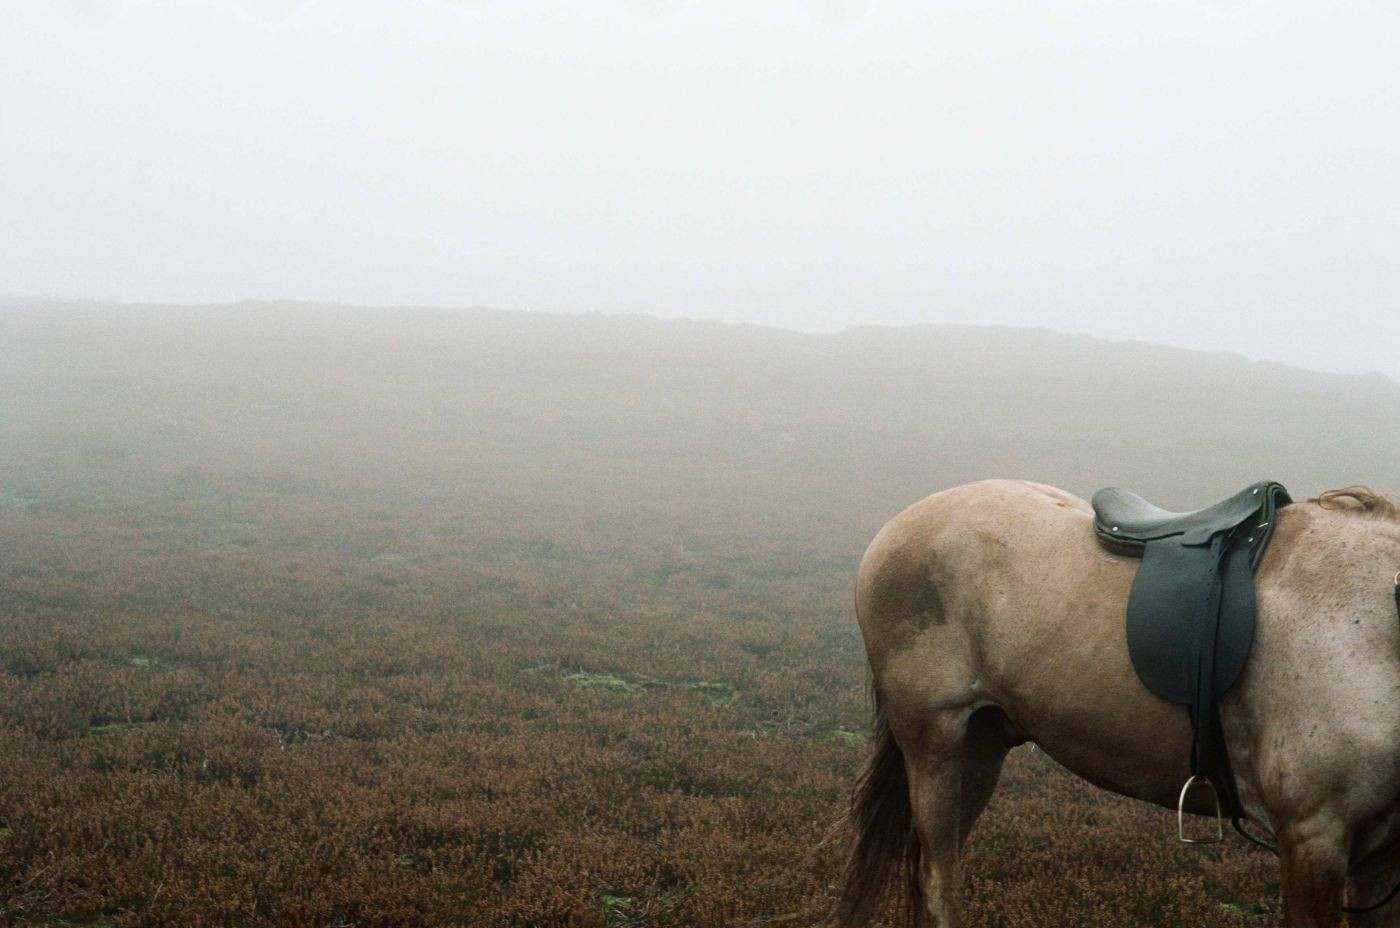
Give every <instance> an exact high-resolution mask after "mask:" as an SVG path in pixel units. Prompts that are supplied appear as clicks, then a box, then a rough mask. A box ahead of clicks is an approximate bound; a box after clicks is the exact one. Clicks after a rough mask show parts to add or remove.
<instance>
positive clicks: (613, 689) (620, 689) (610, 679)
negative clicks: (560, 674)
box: [564, 671, 646, 693]
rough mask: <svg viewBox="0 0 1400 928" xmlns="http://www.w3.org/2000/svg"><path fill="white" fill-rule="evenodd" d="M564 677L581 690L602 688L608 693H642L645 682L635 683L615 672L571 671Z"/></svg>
mask: <svg viewBox="0 0 1400 928" xmlns="http://www.w3.org/2000/svg"><path fill="white" fill-rule="evenodd" d="M564 679H566V680H568V681H569V682H570V683H572V684H573V685H574V686H576V687H577V688H579V689H581V690H601V691H603V692H607V693H640V692H641V691H642V690H644V689H646V686H645V684H642V683H633V682H632V681H631V680H628V679H625V678H623V677H619V676H618V675H617V674H615V673H588V672H586V671H581V672H579V673H571V674H569V675H568V676H567V677H565V678H564Z"/></svg>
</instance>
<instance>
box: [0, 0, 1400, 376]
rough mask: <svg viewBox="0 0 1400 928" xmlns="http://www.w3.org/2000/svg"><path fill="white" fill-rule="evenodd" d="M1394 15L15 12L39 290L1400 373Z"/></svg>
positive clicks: (1257, 7)
mask: <svg viewBox="0 0 1400 928" xmlns="http://www.w3.org/2000/svg"><path fill="white" fill-rule="evenodd" d="M1398 285H1400V3H1396V2H1393V0H1351V2H1348V0H1331V2H1321V0H1318V2H1310V3H1303V2H1284V0H1278V2H1275V0H1232V2H1226V0H1219V2H1214V3H1212V2H1208V0H1170V2H1167V0H1162V2H1154V0H1111V2H1078V0H1038V2H1033V0H1021V2H998V0H968V2H953V0H922V2H912V0H911V2H899V0H868V2H867V0H742V2H728V0H714V2H702V0H690V2H686V0H567V2H550V0H475V2H472V0H392V2H391V0H374V2H371V0H320V2H316V0H125V2H123V0H27V2H21V0H0V293H10V294H14V295H33V296H57V297H77V298H94V299H115V300H158V301H173V302H208V301H225V300H233V299H240V298H292V299H307V300H323V301H344V302H352V303H372V304H390V303H417V304H433V305H456V306H494V307H500V308H521V309H544V310H553V311H591V310H603V311H627V312H645V313H651V314H656V315H666V316H675V315H688V316H692V317H705V318H722V319H747V320H752V321H758V322H765V323H770V324H777V325H784V326H789V327H795V328H821V329H826V328H840V327H842V326H844V325H847V324H854V323H867V322H882V323H902V322H915V321H927V322H942V321H957V322H985V323H1000V324H1011V325H1039V326H1048V327H1051V328H1057V329H1063V330H1069V331H1082V332H1090V333H1094V334H1098V335H1104V336H1109V337H1127V338H1140V339H1146V340H1150V341H1157V342H1163V343H1168V344H1178V345H1186V346H1191V347H1200V348H1209V349H1218V350H1231V351H1238V352H1241V353H1245V354H1248V355H1251V356H1255V357H1270V358H1277V359H1282V360H1286V361H1289V362H1292V363H1297V364H1301V365H1304V366H1310V367H1317V368H1324V369H1334V370H1343V371H1357V372H1360V371H1366V370H1380V371H1382V372H1384V373H1386V374H1388V375H1390V376H1392V377H1396V378H1400V352H1398V351H1397V347H1400V299H1397V294H1398V293H1400V286H1398Z"/></svg>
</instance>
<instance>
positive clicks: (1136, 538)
mask: <svg viewBox="0 0 1400 928" xmlns="http://www.w3.org/2000/svg"><path fill="white" fill-rule="evenodd" d="M1270 485H1271V484H1270V482H1269V481H1262V482H1260V483H1256V484H1253V485H1251V486H1247V487H1245V488H1244V489H1243V490H1241V491H1239V492H1238V493H1236V494H1235V495H1234V496H1231V497H1229V498H1228V499H1224V500H1221V501H1220V502H1218V503H1216V504H1215V505H1213V506H1207V507H1205V508H1204V509H1197V510H1195V511H1194V512H1171V511H1169V510H1166V509H1163V508H1162V507H1160V506H1156V505H1153V504H1152V503H1149V502H1148V501H1147V500H1145V499H1143V498H1142V497H1141V496H1138V495H1137V494H1136V493H1133V492H1131V491H1130V490H1124V489H1120V488H1119V487H1107V488H1105V489H1102V490H1100V491H1099V492H1097V493H1095V494H1094V500H1093V507H1094V530H1095V531H1096V532H1098V535H1099V538H1100V539H1101V540H1102V541H1103V542H1104V545H1105V547H1107V548H1109V549H1110V550H1112V551H1115V552H1117V553H1119V554H1129V555H1136V556H1141V555H1142V552H1143V550H1144V549H1145V548H1146V547H1147V542H1149V541H1155V540H1157V539H1159V538H1167V537H1170V536H1172V535H1179V536H1181V539H1180V541H1181V544H1184V545H1199V544H1206V543H1208V542H1209V541H1210V539H1211V536H1212V535H1215V534H1218V533H1220V532H1225V531H1229V530H1231V529H1233V528H1236V527H1237V526H1240V525H1242V524H1244V522H1246V521H1247V520H1248V519H1249V517H1250V516H1252V515H1254V514H1255V513H1258V512H1260V511H1261V510H1262V509H1264V508H1265V507H1266V506H1267V508H1268V509H1269V510H1270V512H1272V510H1273V508H1274V506H1273V505H1272V504H1273V501H1272V500H1270V499H1268V498H1267V496H1268V488H1269V486H1270ZM1272 485H1273V486H1277V484H1272ZM1261 496H1262V498H1261ZM1258 527H1259V528H1266V527H1267V526H1262V525H1261V526H1258Z"/></svg>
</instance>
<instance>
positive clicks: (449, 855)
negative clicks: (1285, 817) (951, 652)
mask: <svg viewBox="0 0 1400 928" xmlns="http://www.w3.org/2000/svg"><path fill="white" fill-rule="evenodd" d="M112 312H114V313H116V315H115V316H111V317H104V316H101V315H100V314H97V313H95V312H94V311H84V310H71V309H70V310H65V311H64V312H62V313H58V314H56V315H55V314H53V313H49V314H47V315H45V314H41V313H37V312H35V313H28V312H15V313H12V314H11V315H9V316H7V317H0V336H2V337H0V345H3V346H5V347H4V348H3V350H0V360H3V364H0V388H3V391H4V393H3V395H4V396H5V397H6V401H5V403H4V404H3V405H0V922H3V923H6V924H14V925H46V926H59V925H88V926H95V925H107V926H133V928H134V926H157V925H161V926H164V925H171V926H174V925H180V926H230V928H232V926H248V928H253V926H324V928H331V926H338V928H348V926H366V928H369V926H383V928H398V926H430V925H442V926H447V925H464V926H466V925H469V926H517V928H526V926H579V928H584V926H590V928H624V926H640V925H657V926H682V925H685V926H715V928H718V926H753V928H758V926H770V925H771V926H789V925H809V924H813V923H814V922H816V921H817V920H818V919H819V918H820V917H821V915H822V914H823V913H824V912H825V910H826V909H827V907H828V906H829V905H830V904H831V902H832V900H833V896H834V892H833V887H832V883H833V882H834V880H835V879H836V876H837V874H838V872H839V868H840V864H841V860H842V856H843V853H844V849H845V846H844V842H845V836H844V835H841V834H839V833H837V834H832V833H831V829H832V826H833V823H834V822H836V821H837V820H838V819H839V817H840V816H841V814H842V813H843V811H844V805H845V801H846V797H847V795H848V792H849V790H850V788H851V786H852V785H853V784H854V782H855V778H856V775H857V772H858V770H859V768H860V765H861V763H862V761H863V759H864V744H863V743H862V739H863V737H864V734H865V729H866V724H867V707H866V703H865V671H864V665H863V655H862V651H861V646H860V641H859V637H858V635H857V633H856V630H855V627H854V622H853V620H852V616H851V614H850V594H851V590H850V584H851V580H852V576H853V573H854V569H855V563H856V561H857V559H858V558H859V555H860V552H861V550H862V548H863V546H864V544H865V542H866V540H867V539H868V538H869V537H870V536H871V535H872V534H873V532H874V531H875V530H876V529H877V528H878V527H879V525H880V524H881V523H882V522H883V521H884V519H886V518H888V516H889V515H891V514H892V513H893V512H894V511H896V510H897V509H898V508H900V507H902V506H903V505H904V504H906V503H908V502H910V501H912V500H913V499H914V498H916V497H917V496H918V495H920V494H921V493H923V492H928V491H931V490H934V489H937V488H939V487H940V486H946V485H948V484H950V483H954V482H957V481H958V480H959V479H965V478H966V477H968V476H977V475H979V473H980V474H992V473H997V472H999V471H1000V470H1001V469H1002V467H1006V466H1016V467H1020V466H1023V465H1021V464H1017V459H1016V458H1015V455H1016V454H1025V455H1029V456H1034V457H1036V458H1037V459H1043V460H1044V461H1046V462H1047V465H1046V467H1045V468H1044V469H1042V470H1039V471H1036V472H1026V475H1027V476H1031V477H1038V478H1040V479H1047V480H1050V481H1052V482H1059V483H1062V484H1064V485H1067V486H1069V487H1071V488H1072V489H1075V490H1077V491H1080V492H1083V491H1084V490H1085V489H1086V485H1089V486H1088V487H1087V488H1088V489H1092V486H1091V484H1093V483H1095V482H1099V481H1100V479H1101V478H1104V477H1106V476H1107V479H1103V480H1102V482H1109V481H1110V480H1111V479H1113V477H1114V476H1116V475H1118V474H1121V473H1124V472H1127V473H1129V475H1130V476H1131V474H1132V473H1133V471H1131V468H1130V467H1127V466H1125V465H1124V464H1123V461H1122V460H1121V459H1116V458H1113V457H1112V455H1111V454H1109V453H1108V451H1107V450H1106V448H1105V447H1104V446H1097V447H1092V448H1091V449H1090V450H1091V452H1092V453H1091V454H1090V455H1089V457H1088V458H1086V459H1085V460H1086V461H1092V462H1093V466H1092V467H1091V466H1090V465H1089V464H1088V463H1082V464H1075V463H1074V461H1075V450H1074V449H1075V447H1076V442H1089V443H1092V440H1093V439H1092V437H1091V436H1088V435H1086V433H1084V432H1083V430H1081V431H1080V432H1078V433H1076V432H1074V431H1073V429H1069V428H1067V427H1066V425H1065V424H1064V423H1062V422H1059V421H1056V420H1053V419H1052V420H1048V421H1047V419H1046V412H1045V410H1043V409H1037V408H1035V406H1034V403H1035V402H1036V400H1035V399H1034V398H1032V399H1031V400H1029V401H1028V402H1029V403H1030V408H1028V409H1026V410H1024V411H1020V412H1014V413H1013V412H1006V413H1004V414H1005V415H1007V416H1019V415H1024V416H1025V417H1026V418H1025V421H1024V422H1019V421H1014V422H1010V423H1003V424H995V425H994V426H990V425H988V424H987V423H995V422H996V421H997V420H996V419H995V414H994V413H992V412H989V411H988V410H986V409H980V410H979V409H978V408H973V409H972V410H971V411H970V412H969V411H968V410H967V409H960V410H957V412H956V415H954V414H953V413H950V414H949V418H950V419H957V418H958V417H966V421H965V422H964V425H962V426H959V427H958V428H962V429H963V430H964V431H963V432H959V433H957V434H963V435H965V436H966V438H965V440H962V439H957V440H956V442H955V441H954V439H956V435H952V434H943V433H942V432H940V431H939V430H947V429H954V426H953V425H949V424H948V423H947V422H943V424H940V425H938V426H936V427H934V431H932V432H930V431H928V430H925V431H923V432H919V431H917V430H916V431H913V432H909V431H908V430H907V429H906V428H905V426H903V425H900V424H899V423H895V424H891V421H890V420H887V419H882V418H881V415H880V411H881V410H882V409H885V408H887V407H888V405H889V403H890V397H892V396H896V395H903V393H904V392H906V391H905V390H904V387H905V386H907V385H908V384H913V385H914V387H917V388H919V390H921V391H922V392H919V395H920V396H924V397H928V398H929V402H930V405H929V406H928V407H927V408H925V409H924V410H923V411H922V412H918V413H917V415H916V412H915V411H911V410H910V409H907V408H899V409H897V410H896V411H895V412H894V413H892V415H894V416H896V418H898V417H902V419H901V422H904V423H905V424H906V425H907V423H909V422H912V421H914V419H915V418H917V417H919V416H922V417H924V418H927V419H929V420H930V421H933V420H935V419H937V408H938V406H939V405H940V404H941V405H945V406H948V407H949V408H950V409H952V408H953V407H954V405H955V404H953V403H952V399H953V395H952V394H951V393H950V392H949V390H951V389H952V388H953V387H955V386H956V382H957V378H958V376H959V375H958V373H957V369H956V361H957V358H958V356H959V355H958V354H957V353H956V352H945V353H944V354H940V353H939V352H940V351H945V349H946V346H942V345H941V344H940V343H937V342H936V340H935V341H934V342H932V343H930V344H927V345H925V346H924V348H923V349H922V350H923V351H924V352H925V353H926V354H927V355H928V356H929V357H933V358H942V359H944V360H945V361H946V362H947V363H945V364H943V365H942V366H941V368H940V369H942V370H945V371H946V370H947V369H948V368H949V367H952V368H953V372H952V373H950V374H939V375H937V376H948V377H951V378H952V380H951V381H950V382H949V384H950V385H944V386H939V383H941V382H926V381H924V380H920V379H919V378H920V377H928V376H933V375H931V374H929V372H928V371H929V367H930V366H927V365H925V366H917V365H907V366H906V367H904V368H901V367H900V365H899V364H893V365H892V363H891V361H890V357H891V355H890V353H889V351H885V350H884V349H881V350H879V351H874V350H873V349H871V348H870V346H869V345H868V344H867V342H868V341H869V340H870V339H872V338H874V336H872V335H869V334H868V333H867V334H864V335H861V336H859V338H856V340H855V341H854V342H852V343H849V344H848V343H839V344H834V343H831V342H827V341H815V342H814V340H813V338H815V337H813V338H808V337H806V336H795V335H794V336H787V335H783V334H781V333H765V332H761V331H756V330H755V331H750V330H729V329H723V328H720V327H704V326H688V325H685V324H680V323H677V324H673V325H671V326H669V327H668V326H666V325H662V324H651V323H642V322H637V321H628V320H620V321H619V320H573V321H568V320H539V319H535V318H517V317H506V316H499V317H498V316H483V317H481V318H480V319H476V318H472V319H471V320H469V321H460V320H457V321H454V320H451V319H449V318H447V317H439V316H432V315H425V314H418V315H409V316H405V317H401V318H400V320H399V321H398V322H389V321H386V320H385V318H384V317H381V316H377V315H373V314H353V313H343V314H341V315H337V316H331V315H326V314H317V313H315V312H312V311H309V310H304V309H302V310H295V311H293V310H287V309H285V308H284V309H282V310H280V311H273V310H268V309H256V308H248V307H243V308H240V309H237V310H229V311H226V312H213V311H209V312H206V313H203V314H198V315H195V316H194V318H193V320H191V318H190V315H189V314H181V313H175V312H173V311H170V312H163V313H155V312H136V311H115V310H114V311H112ZM989 337H990V336H989ZM998 337H1006V338H1010V336H1005V335H998ZM1037 338H1039V336H1037ZM811 344H817V345H818V346H820V347H821V350H822V351H825V352H827V353H826V354H820V353H819V354H817V355H812V354H811V351H812V349H811V347H810V346H811ZM1037 344H1038V343H1037ZM841 345H846V347H845V348H842V347H840V346H841ZM1073 345H1074V346H1077V347H1076V348H1075V350H1076V351H1082V350H1083V345H1082V344H1081V343H1079V342H1074V343H1073ZM1013 347H1014V346H1013ZM1051 347H1053V346H1051ZM891 350H895V349H893V348H892V349H891ZM960 350H965V346H964V348H963V349H960ZM1036 350H1050V349H1046V348H1044V346H1041V348H1038V349H1036ZM843 351H844V352H846V354H842V352H843ZM872 351H873V353H872ZM896 354H897V352H896ZM1032 354H1033V355H1034V352H1032ZM1184 357H1185V358H1186V360H1181V361H1179V362H1178V363H1180V364H1182V365H1188V362H1189V361H1190V356H1184ZM813 358H816V360H813ZM970 363H971V362H970ZM978 363H979V364H980V362H978ZM1047 363H1048V362H1047ZM1139 363H1140V360H1138V359H1133V360H1132V361H1131V364H1132V365H1134V366H1136V365H1138V364H1139ZM1160 363H1166V362H1164V361H1163V362H1160ZM1241 363H1243V362H1241ZM1216 364H1218V361H1216V360H1213V359H1212V360H1211V361H1210V364H1209V365H1207V367H1211V366H1212V365H1216ZM1050 367H1051V368H1053V367H1054V365H1050ZM969 369H971V368H969ZM977 369H980V367H979V368H977ZM1211 369H1212V370H1213V367H1211ZM1020 370H1021V371H1022V373H1021V376H1027V375H1025V372H1024V364H1021V365H1020ZM1227 373H1229V375H1230V376H1231V377H1236V376H1238V372H1237V371H1235V372H1227ZM1270 376H1282V375H1279V374H1277V372H1273V373H1272V374H1270ZM882 377H884V378H885V379H881V378H882ZM900 377H903V378H905V381H899V382H896V381H897V379H898V378H900ZM890 378H894V379H893V380H892V379H890ZM910 378H912V379H910ZM1199 379H1200V378H1199V377H1196V378H1193V377H1185V376H1183V377H1181V378H1180V381H1181V382H1183V383H1187V384H1190V383H1194V382H1195V381H1196V380H1199ZM1339 382H1341V381H1340V380H1339ZM1207 386H1208V385H1207ZM1314 387H1315V385H1313V384H1312V383H1311V382H1309V384H1308V385H1307V388H1308V389H1314ZM1087 389H1088V388H1086V390H1087ZM1347 389H1350V387H1348V388H1347ZM939 390H942V391H943V392H942V393H941V394H940V393H939ZM986 392H987V391H984V390H975V391H971V392H970V393H969V394H968V395H969V396H985V395H986ZM940 395H941V396H942V397H943V399H942V400H939V401H937V402H935V401H934V400H935V399H936V398H937V397H938V396H940ZM1086 395H1088V394H1087V393H1086ZM1073 399H1074V398H1073V397H1070V398H1068V399H1066V398H1063V397H1061V398H1060V400H1059V401H1060V402H1072V401H1073ZM993 401H995V402H1000V400H995V398H994V400H993ZM1190 402H1192V399H1191V397H1189V396H1188V397H1185V398H1184V399H1183V403H1190ZM1374 402H1375V403H1376V404H1377V405H1378V407H1379V406H1381V405H1384V404H1385V403H1389V402H1391V395H1390V394H1384V396H1383V397H1382V398H1381V399H1376V400H1374ZM1363 411H1364V410H1363ZM1293 418H1294V419H1296V418H1297V416H1296V415H1295V416H1294V417H1293ZM959 421H962V420H959ZM1363 421H1364V417H1363ZM1013 435H1014V436H1016V440H1015V442H1014V443H1013V442H1012V441H1011V440H1010V438H1009V437H1008V436H1013ZM1203 435H1204V437H1200V438H1199V440H1200V441H1201V442H1202V443H1206V442H1208V441H1211V440H1214V437H1215V436H1216V435H1217V432H1216V431H1214V427H1213V426H1212V427H1208V428H1206V430H1205V432H1204V433H1203ZM1193 436H1194V433H1186V437H1187V438H1188V439H1191V440H1196V437H1193ZM1129 438H1131V436H1129ZM1336 443H1337V444H1344V442H1341V441H1337V442H1336ZM1123 444H1124V447H1131V446H1132V442H1131V441H1128V440H1125V441H1124V443H1123ZM1026 445H1029V450H1027V449H1026V448H1025V447H1023V446H1026ZM1115 447H1116V446H1115ZM999 448H1000V449H1003V450H1004V451H1005V456H1001V457H999V456H998V455H999V454H1000V453H1001V452H999V451H998V449H999ZM950 449H957V450H956V451H954V450H950ZM1013 449H1014V450H1013ZM1382 451H1386V452H1387V453H1386V454H1385V455H1382V454H1381V452H1382ZM1377 455H1378V458H1381V457H1383V458H1384V459H1385V460H1396V459H1397V456H1395V455H1394V454H1390V453H1389V452H1388V449H1380V450H1378V451H1377ZM1316 466H1317V467H1318V468H1319V469H1320V470H1321V469H1325V468H1326V467H1327V466H1330V465H1328V464H1327V463H1326V462H1323V463H1322V464H1317V465H1316ZM1076 467H1080V468H1082V471H1076V470H1075V468H1076ZM1114 467H1118V468H1120V469H1119V470H1118V471H1116V472H1115V473H1114V474H1113V475H1107V474H1106V473H1105V472H1104V471H1105V470H1112V468H1114ZM1094 468H1100V469H1094ZM965 470H970V471H977V472H979V473H971V474H964V473H963V471H965ZM1076 474H1078V477H1077V478H1076ZM1241 476H1242V477H1243V479H1242V480H1240V481H1239V483H1240V484H1241V485H1243V483H1244V482H1247V481H1248V480H1249V479H1254V478H1256V477H1259V476H1277V477H1279V478H1280V479H1285V480H1287V479H1288V478H1289V475H1288V474H1285V473H1281V472H1271V473H1269V474H1258V473H1253V472H1250V473H1249V474H1247V475H1244V474H1242V475H1241ZM1334 476H1335V471H1334ZM1356 476H1357V477H1360V478H1365V479H1367V480H1368V481H1371V482H1373V483H1375V484H1378V485H1385V484H1386V482H1387V479H1389V480H1390V482H1391V484H1392V485H1393V484H1394V482H1395V481H1394V475H1393V474H1392V473H1390V472H1377V471H1367V472H1364V473H1357V474H1356ZM1233 477H1234V474H1233V473H1227V474H1222V473H1211V474H1207V475H1205V476H1204V477H1201V478H1200V479H1201V480H1206V478H1211V479H1217V480H1218V482H1219V484H1220V485H1219V486H1217V485H1216V484H1209V489H1210V490H1211V491H1214V490H1217V489H1219V490H1228V489H1231V488H1233V487H1232V484H1233V483H1234V482H1235V481H1234V480H1233ZM1193 479H1194V478H1193ZM1333 482H1336V481H1335V480H1334V481H1333ZM1145 488H1146V489H1151V487H1150V486H1147V487H1145ZM1166 501H1167V502H1168V503H1170V502H1173V500H1171V499H1168V500H1166ZM1183 502H1186V501H1185V500H1183ZM1171 835H1172V826H1171V821H1170V816H1169V815H1168V813H1166V812H1165V811H1162V810H1157V809H1153V808H1149V807H1146V806H1143V805H1139V804H1134V803H1132V802H1129V801H1127V800H1123V799H1120V798H1117V797H1113V796H1110V795H1107V794H1105V793H1102V792H1099V791H1096V790H1094V789H1093V788H1092V787H1090V786H1088V785H1086V784H1084V783H1082V782H1080V781H1078V780H1076V779H1074V778H1072V777H1070V776H1068V775H1067V774H1065V773H1064V772H1063V771H1061V770H1060V769H1058V768H1057V767H1056V766H1055V765H1054V764H1053V763H1052V762H1050V761H1049V760H1048V759H1046V758H1045V757H1044V755H1042V754H1038V753H1035V752H1032V751H1031V750H1029V749H1026V748H1023V749H1020V750H1018V751H1016V752H1014V753H1013V755H1012V758H1011V760H1010V762H1009V764H1008V769H1007V771H1006V774H1005V777H1004V780H1003V786H1002V789H1001V791H1000V792H999V793H998V795H997V797H996V798H995V799H994V801H993V803H992V806H991V809H990V810H989V812H988V814H987V815H986V817H985V818H984V820H983V823H982V825H981V827H980V829H979V831H978V833H977V835H976V837H975V840H974V842H973V844H972V847H971V850H970V855H969V858H968V863H967V875H968V923H969V924H970V925H971V926H973V928H984V926H1030V925H1059V926H1105V925H1112V926H1138V925H1141V926H1149V925H1150V926H1176V925H1188V924H1189V925H1201V924H1211V925H1226V926H1228V925H1269V924H1274V923H1276V922H1277V919H1278V914H1277V906H1276V892H1277V887H1276V881H1275V877H1274V869H1273V862H1272V860H1271V859H1269V858H1268V857H1266V856H1265V855H1262V854H1258V853H1252V852H1250V851H1249V850H1247V849H1246V848H1245V847H1244V846H1242V845H1240V844H1232V845H1229V846H1226V847H1223V848H1220V847H1217V848H1206V849H1198V848H1185V847H1180V846H1178V845H1176V844H1174V843H1173V842H1172V840H1171Z"/></svg>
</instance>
